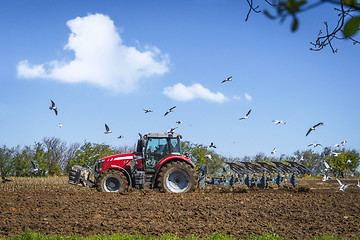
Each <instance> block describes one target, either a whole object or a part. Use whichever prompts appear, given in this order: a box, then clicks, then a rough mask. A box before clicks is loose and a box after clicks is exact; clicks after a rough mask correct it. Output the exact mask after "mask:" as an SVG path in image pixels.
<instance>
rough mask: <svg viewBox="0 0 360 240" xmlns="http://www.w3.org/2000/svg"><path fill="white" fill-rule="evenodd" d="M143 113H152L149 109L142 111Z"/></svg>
mask: <svg viewBox="0 0 360 240" xmlns="http://www.w3.org/2000/svg"><path fill="white" fill-rule="evenodd" d="M143 110H144V111H145V113H149V112H153V110H150V109H143Z"/></svg>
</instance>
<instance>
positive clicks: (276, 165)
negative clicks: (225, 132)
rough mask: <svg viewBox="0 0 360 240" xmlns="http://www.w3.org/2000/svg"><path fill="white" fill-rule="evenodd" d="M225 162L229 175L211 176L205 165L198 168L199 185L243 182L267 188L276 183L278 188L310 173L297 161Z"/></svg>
mask: <svg viewBox="0 0 360 240" xmlns="http://www.w3.org/2000/svg"><path fill="white" fill-rule="evenodd" d="M287 163H288V164H285V163H281V162H269V163H267V162H256V163H255V162H238V163H231V162H226V164H227V165H228V166H229V168H230V169H231V171H232V172H233V173H232V174H231V175H230V177H227V176H226V175H225V174H223V176H222V177H212V176H209V175H208V171H207V166H206V165H203V166H201V167H200V168H199V169H198V170H197V173H198V176H199V178H198V183H199V186H201V187H205V184H222V185H230V186H232V187H234V186H235V185H236V184H238V185H240V186H241V185H243V184H245V185H246V186H247V187H248V188H251V187H254V186H256V187H262V188H267V187H269V185H273V184H276V185H277V186H278V187H279V188H280V187H281V184H282V183H283V182H284V185H285V187H287V184H288V182H290V183H291V184H292V185H293V186H294V187H295V186H296V176H297V175H303V174H310V172H311V171H310V170H309V169H308V168H307V167H305V166H303V165H301V164H299V163H297V162H287Z"/></svg>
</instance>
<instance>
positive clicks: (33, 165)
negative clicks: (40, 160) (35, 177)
mask: <svg viewBox="0 0 360 240" xmlns="http://www.w3.org/2000/svg"><path fill="white" fill-rule="evenodd" d="M30 162H31V166H32V168H33V170H32V172H34V173H36V172H37V171H39V169H38V168H37V167H36V165H35V163H34V162H33V161H32V160H31V161H30Z"/></svg>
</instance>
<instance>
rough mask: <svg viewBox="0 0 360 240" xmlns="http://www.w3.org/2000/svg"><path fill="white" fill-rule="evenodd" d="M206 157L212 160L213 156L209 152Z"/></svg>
mask: <svg viewBox="0 0 360 240" xmlns="http://www.w3.org/2000/svg"><path fill="white" fill-rule="evenodd" d="M204 157H205V158H208V159H210V160H212V156H211V155H210V154H207V155H205V156H204Z"/></svg>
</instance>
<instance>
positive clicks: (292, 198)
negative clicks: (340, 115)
mask: <svg viewBox="0 0 360 240" xmlns="http://www.w3.org/2000/svg"><path fill="white" fill-rule="evenodd" d="M348 183H350V184H352V185H351V186H350V187H349V188H348V189H346V191H345V192H339V191H338V183H337V182H336V180H330V181H328V182H322V181H321V179H312V180H305V179H300V180H299V179H298V186H297V187H296V188H288V189H267V190H263V189H249V190H243V189H235V190H232V189H229V188H223V187H218V186H215V187H212V189H211V190H209V189H206V190H199V191H197V192H195V193H188V194H167V193H160V192H158V191H156V190H149V191H139V190H132V191H130V192H128V193H126V194H124V195H120V194H111V193H100V192H97V191H96V190H94V189H90V188H84V187H77V186H73V185H69V184H67V179H66V178H49V179H40V178H15V179H13V181H11V182H6V183H5V184H0V238H8V237H10V236H15V235H18V234H21V232H22V231H24V230H25V229H27V230H30V231H32V232H37V233H42V234H63V235H65V236H67V235H71V234H78V235H93V234H107V235H110V234H114V233H127V234H141V235H152V236H162V235H164V234H168V233H171V234H176V235H178V236H188V235H194V236H199V237H205V236H209V235H211V234H212V233H216V232H220V233H223V234H229V235H232V236H234V237H241V238H244V237H246V236H249V235H251V234H256V235H259V234H263V233H268V232H269V233H277V234H279V235H280V236H283V237H286V238H295V239H309V238H312V237H313V236H317V235H320V236H323V235H335V236H339V237H355V236H360V188H358V187H356V180H350V181H348ZM309 189H310V190H309ZM308 190H309V191H308Z"/></svg>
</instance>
